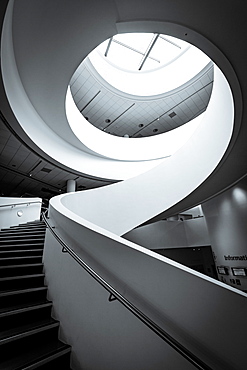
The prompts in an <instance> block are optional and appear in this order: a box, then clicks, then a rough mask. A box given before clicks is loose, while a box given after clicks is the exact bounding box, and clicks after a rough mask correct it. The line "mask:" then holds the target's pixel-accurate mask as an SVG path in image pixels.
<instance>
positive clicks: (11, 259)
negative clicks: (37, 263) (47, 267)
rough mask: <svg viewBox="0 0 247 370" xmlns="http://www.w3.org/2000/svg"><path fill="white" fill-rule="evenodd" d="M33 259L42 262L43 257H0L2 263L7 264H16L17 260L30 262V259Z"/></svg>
mask: <svg viewBox="0 0 247 370" xmlns="http://www.w3.org/2000/svg"><path fill="white" fill-rule="evenodd" d="M32 258H38V259H41V260H42V256H33V255H31V256H14V257H1V256H0V263H1V262H6V261H9V262H15V261H16V260H29V259H32ZM18 266H19V265H18Z"/></svg>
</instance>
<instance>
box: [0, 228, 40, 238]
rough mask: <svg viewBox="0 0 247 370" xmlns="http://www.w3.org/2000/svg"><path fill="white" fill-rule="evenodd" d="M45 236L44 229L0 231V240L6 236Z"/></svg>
mask: <svg viewBox="0 0 247 370" xmlns="http://www.w3.org/2000/svg"><path fill="white" fill-rule="evenodd" d="M44 237H45V230H44V231H36V232H31V231H23V232H21V231H15V232H11V233H10V232H7V231H6V232H5V231H0V240H5V239H7V238H9V239H20V238H25V239H29V238H40V239H43V238H44Z"/></svg>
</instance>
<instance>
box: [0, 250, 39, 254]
mask: <svg viewBox="0 0 247 370" xmlns="http://www.w3.org/2000/svg"><path fill="white" fill-rule="evenodd" d="M37 251H39V252H43V249H12V250H11V251H7V252H8V253H15V252H20V253H22V252H30V253H31V252H37ZM1 253H6V251H1V250H0V255H1Z"/></svg>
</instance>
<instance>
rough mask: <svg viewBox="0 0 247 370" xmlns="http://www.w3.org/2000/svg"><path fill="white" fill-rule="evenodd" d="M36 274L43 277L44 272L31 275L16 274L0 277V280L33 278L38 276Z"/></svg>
mask: <svg viewBox="0 0 247 370" xmlns="http://www.w3.org/2000/svg"><path fill="white" fill-rule="evenodd" d="M18 266H19V265H18ZM38 276H42V277H44V276H45V274H43V273H42V274H33V275H18V276H6V277H0V282H1V281H8V280H18V279H29V278H34V277H38Z"/></svg>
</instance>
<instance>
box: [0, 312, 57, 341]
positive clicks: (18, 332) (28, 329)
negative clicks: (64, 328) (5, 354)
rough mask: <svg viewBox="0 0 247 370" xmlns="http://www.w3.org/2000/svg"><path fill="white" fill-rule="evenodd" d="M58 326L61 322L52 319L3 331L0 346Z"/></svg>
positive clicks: (0, 332)
mask: <svg viewBox="0 0 247 370" xmlns="http://www.w3.org/2000/svg"><path fill="white" fill-rule="evenodd" d="M58 325H59V322H58V321H56V320H54V319H52V318H51V317H50V318H46V319H41V320H37V321H35V322H32V323H29V324H24V325H20V326H17V327H15V328H11V329H7V330H2V331H0V345H1V344H6V343H8V342H11V341H13V340H17V339H20V338H23V337H25V336H28V335H31V334H32V333H36V332H37V331H38V330H43V329H45V328H47V327H51V326H58Z"/></svg>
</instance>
